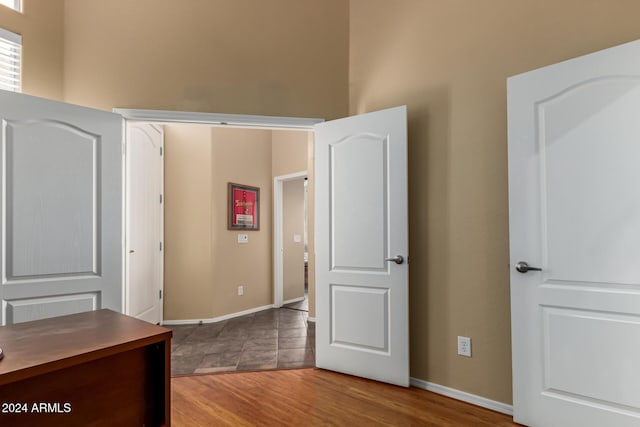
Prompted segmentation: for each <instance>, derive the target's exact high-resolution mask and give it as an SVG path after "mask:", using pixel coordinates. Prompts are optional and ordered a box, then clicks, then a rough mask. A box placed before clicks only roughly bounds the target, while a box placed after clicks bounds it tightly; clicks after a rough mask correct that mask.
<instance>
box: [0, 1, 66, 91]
mask: <svg viewBox="0 0 640 427" xmlns="http://www.w3.org/2000/svg"><path fill="white" fill-rule="evenodd" d="M63 12H64V0H24V1H23V13H19V12H16V11H14V10H13V9H10V8H8V7H4V6H0V27H2V28H4V29H7V30H9V31H13V32H14V33H18V34H21V35H22V92H24V93H27V94H30V95H36V96H41V97H44V98H50V99H58V100H60V99H62V98H63V66H64V52H63V49H64V26H63V24H64V13H63Z"/></svg>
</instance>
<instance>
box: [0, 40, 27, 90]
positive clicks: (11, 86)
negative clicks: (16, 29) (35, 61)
mask: <svg viewBox="0 0 640 427" xmlns="http://www.w3.org/2000/svg"><path fill="white" fill-rule="evenodd" d="M21 55H22V36H21V35H19V34H16V33H12V32H11V31H7V30H3V29H2V28H0V89H4V90H10V91H13V92H20V62H21Z"/></svg>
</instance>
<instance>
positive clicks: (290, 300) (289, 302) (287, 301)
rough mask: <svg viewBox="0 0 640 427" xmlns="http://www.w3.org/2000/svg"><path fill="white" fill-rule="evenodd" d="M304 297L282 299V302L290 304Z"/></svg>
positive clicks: (302, 299)
mask: <svg viewBox="0 0 640 427" xmlns="http://www.w3.org/2000/svg"><path fill="white" fill-rule="evenodd" d="M304 298H305V297H298V298H293V299H288V300H286V301H282V304H291V303H292V302H298V301H304Z"/></svg>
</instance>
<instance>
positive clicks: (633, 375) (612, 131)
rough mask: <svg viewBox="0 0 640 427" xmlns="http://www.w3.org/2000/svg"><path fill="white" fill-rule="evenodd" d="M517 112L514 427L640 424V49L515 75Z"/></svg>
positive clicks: (511, 94)
mask: <svg viewBox="0 0 640 427" xmlns="http://www.w3.org/2000/svg"><path fill="white" fill-rule="evenodd" d="M508 112H509V222H510V257H511V318H512V345H513V404H514V419H515V421H517V422H519V423H522V424H525V425H531V426H581V427H590V426H591V427H601V426H608V427H611V426H618V427H622V426H629V427H630V426H638V425H640V363H639V361H640V262H639V260H640V166H639V165H640V113H639V112H640V41H637V42H633V43H628V44H625V45H622V46H618V47H615V48H612V49H607V50H604V51H601V52H597V53H594V54H591V55H587V56H584V57H580V58H576V59H573V60H570V61H566V62H563V63H560V64H556V65H552V66H549V67H546V68H542V69H539V70H535V71H532V72H529V73H526V74H522V75H519V76H515V77H512V78H510V79H509V80H508ZM523 262H526V263H528V264H529V266H533V267H537V268H541V269H542V270H541V271H536V270H533V271H527V268H526V265H524V264H522V263H523Z"/></svg>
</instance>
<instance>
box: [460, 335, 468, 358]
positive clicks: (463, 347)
mask: <svg viewBox="0 0 640 427" xmlns="http://www.w3.org/2000/svg"><path fill="white" fill-rule="evenodd" d="M458 354H459V355H460V356H466V357H471V338H469V337H460V336H459V337H458Z"/></svg>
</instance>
